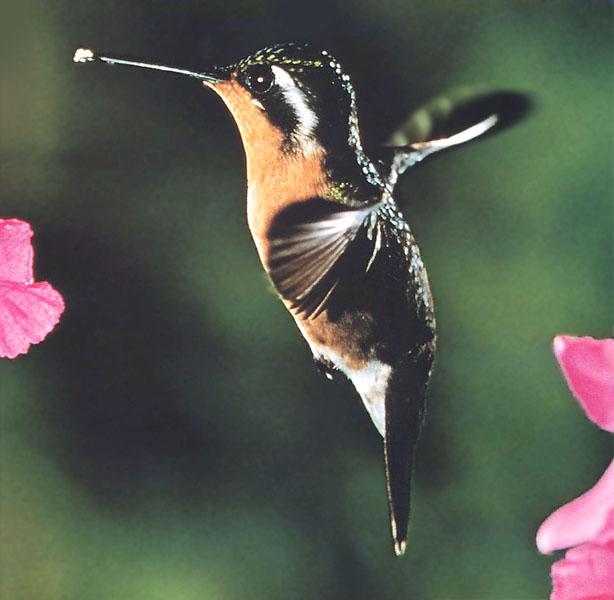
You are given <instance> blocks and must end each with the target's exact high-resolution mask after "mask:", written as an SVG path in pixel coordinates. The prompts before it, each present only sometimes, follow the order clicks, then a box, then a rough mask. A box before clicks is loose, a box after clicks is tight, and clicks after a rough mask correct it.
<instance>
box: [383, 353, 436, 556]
mask: <svg viewBox="0 0 614 600" xmlns="http://www.w3.org/2000/svg"><path fill="white" fill-rule="evenodd" d="M432 356H433V354H432V352H431V351H428V352H422V353H420V354H419V355H417V356H416V355H414V356H412V357H410V358H408V359H406V360H404V361H402V362H401V363H400V364H398V365H397V366H396V367H395V369H394V372H393V373H392V376H391V378H390V382H389V385H388V389H387V392H386V434H385V437H384V458H385V463H386V486H387V491H388V506H389V510H390V524H391V528H392V537H393V542H394V551H395V554H396V555H397V556H401V555H402V554H403V553H404V552H405V547H406V543H407V529H408V525H409V512H410V500H411V476H412V466H413V460H414V453H415V450H416V445H417V443H418V438H419V436H420V430H421V429H422V422H423V416H424V402H425V396H426V387H427V383H428V379H429V375H430V371H431V365H432Z"/></svg>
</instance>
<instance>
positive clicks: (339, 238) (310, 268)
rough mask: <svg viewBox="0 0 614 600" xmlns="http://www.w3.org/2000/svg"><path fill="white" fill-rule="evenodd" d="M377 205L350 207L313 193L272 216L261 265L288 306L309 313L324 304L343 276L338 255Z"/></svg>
mask: <svg viewBox="0 0 614 600" xmlns="http://www.w3.org/2000/svg"><path fill="white" fill-rule="evenodd" d="M377 206H378V205H377V204H374V205H369V206H366V207H365V206H361V207H356V208H354V207H348V206H346V205H343V204H338V203H334V202H329V201H325V200H322V199H319V198H313V199H310V200H308V201H306V202H304V203H300V205H293V206H292V207H290V208H289V209H286V210H285V211H284V212H282V213H281V214H280V215H279V216H278V217H277V218H276V219H275V222H274V223H273V225H272V227H271V228H270V230H269V234H268V237H269V241H270V246H269V252H268V257H267V260H266V267H267V270H268V273H269V275H270V277H271V280H272V281H273V284H274V285H275V288H276V289H277V291H278V292H279V294H280V295H281V296H282V297H283V298H284V299H285V300H287V301H289V302H290V303H291V307H292V308H293V309H295V310H296V311H298V312H299V313H301V314H303V315H304V316H306V317H308V318H313V317H315V316H316V315H317V314H319V313H320V312H322V310H324V309H325V308H326V305H327V303H328V301H329V299H330V297H331V295H332V293H333V291H334V290H335V288H336V287H337V285H338V283H339V281H340V280H341V279H342V278H343V276H344V268H343V263H345V262H346V261H344V260H343V258H344V256H346V255H347V253H348V251H349V249H350V247H351V245H352V242H353V241H354V240H355V238H356V236H357V234H358V232H359V231H360V230H361V228H363V227H366V226H367V224H368V222H369V220H370V216H371V214H372V213H373V211H374V210H377Z"/></svg>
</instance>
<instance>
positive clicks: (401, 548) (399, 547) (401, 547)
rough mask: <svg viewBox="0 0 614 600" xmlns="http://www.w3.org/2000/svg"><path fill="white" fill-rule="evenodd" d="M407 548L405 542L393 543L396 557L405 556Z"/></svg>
mask: <svg viewBox="0 0 614 600" xmlns="http://www.w3.org/2000/svg"><path fill="white" fill-rule="evenodd" d="M406 546H407V542H406V541H405V540H401V541H400V542H395V543H394V553H395V554H396V555H397V556H403V554H405V548H406Z"/></svg>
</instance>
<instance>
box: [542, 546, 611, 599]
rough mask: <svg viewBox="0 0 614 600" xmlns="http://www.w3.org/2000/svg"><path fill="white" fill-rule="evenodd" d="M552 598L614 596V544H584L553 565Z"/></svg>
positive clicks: (569, 551)
mask: <svg viewBox="0 0 614 600" xmlns="http://www.w3.org/2000/svg"><path fill="white" fill-rule="evenodd" d="M551 577H552V595H551V596H550V600H597V599H600V600H614V544H608V545H605V546H603V545H600V544H583V545H582V546H578V547H577V548H572V549H571V550H568V551H567V553H566V554H565V558H564V559H562V560H559V561H557V562H555V563H554V564H553V565H552V571H551Z"/></svg>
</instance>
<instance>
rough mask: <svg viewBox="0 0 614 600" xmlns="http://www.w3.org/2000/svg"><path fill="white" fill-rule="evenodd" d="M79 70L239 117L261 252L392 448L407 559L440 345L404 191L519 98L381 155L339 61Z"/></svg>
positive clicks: (398, 535)
mask: <svg viewBox="0 0 614 600" xmlns="http://www.w3.org/2000/svg"><path fill="white" fill-rule="evenodd" d="M74 61H75V62H92V61H99V62H104V63H108V64H111V65H124V66H129V67H138V68H146V69H155V70H158V71H167V72H171V73H175V74H179V75H183V76H188V77H191V78H193V79H195V80H197V81H198V82H199V83H201V84H202V85H204V86H205V87H206V88H209V89H212V90H213V91H214V92H216V93H217V94H218V95H219V96H220V98H221V99H222V101H223V102H224V103H225V105H226V106H227V107H228V109H229V111H230V113H231V114H232V116H233V117H234V120H235V122H236V125H237V127H238V130H239V133H240V136H241V139H242V141H243V146H244V150H245V155H246V166H247V221H248V225H249V229H250V232H251V234H252V237H253V240H254V243H255V246H256V250H257V252H258V255H259V257H260V260H261V262H262V265H263V267H264V269H265V271H266V272H267V274H268V276H269V278H270V281H271V282H272V285H273V287H274V288H275V290H276V291H277V293H278V295H279V297H280V299H281V301H282V302H283V303H284V305H285V306H286V308H287V309H288V311H289V312H290V314H291V315H292V317H293V318H294V320H295V322H296V325H297V327H298V329H299V331H300V332H301V334H302V335H303V337H304V338H305V340H306V341H307V344H308V345H309V348H310V349H311V353H312V354H313V358H314V360H315V363H316V365H317V367H318V368H319V370H320V371H322V372H323V373H324V374H325V375H326V376H327V377H328V378H330V379H332V378H333V377H334V376H335V375H337V374H343V375H344V376H345V377H347V378H348V379H349V380H350V381H351V382H352V383H353V384H354V387H355V388H356V391H357V392H358V394H359V395H360V397H361V399H362V402H363V404H364V407H365V408H366V410H367V412H368V414H369V416H370V417H371V419H372V421H373V423H374V425H375V427H376V428H377V431H378V432H379V433H380V434H381V436H382V438H383V448H384V466H385V479H386V489H387V496H388V506H389V516H390V523H391V531H392V541H393V548H394V552H395V554H396V555H402V554H403V553H404V552H405V549H406V543H407V531H408V523H409V513H410V487H411V478H412V470H413V463H414V454H415V451H416V445H417V442H418V438H419V435H420V431H421V428H422V425H423V422H424V415H425V400H426V394H427V386H428V383H429V379H430V376H431V372H432V369H433V361H434V358H435V349H436V337H437V336H436V322H435V312H434V305H433V297H432V294H431V288H430V285H429V280H428V276H427V272H426V268H425V266H424V262H423V260H422V256H421V253H420V249H419V247H418V244H417V242H416V239H415V237H414V235H413V233H412V230H411V229H410V227H409V225H408V223H407V221H406V220H405V219H404V217H403V214H402V213H401V210H400V209H399V207H398V205H397V203H396V202H395V199H394V189H395V185H396V183H397V180H398V178H399V176H400V175H401V174H403V173H404V172H405V171H406V170H407V169H408V168H410V167H412V166H413V165H416V164H417V163H419V162H420V161H422V160H423V159H425V158H426V157H427V156H429V155H431V154H434V153H437V152H440V151H443V150H446V149H448V148H451V147H453V146H457V145H459V144H463V143H465V142H469V141H470V140H473V139H475V138H477V137H479V136H482V135H483V134H485V133H487V132H489V131H490V130H492V129H493V128H494V127H495V126H496V125H498V124H501V123H500V122H501V121H502V117H504V116H505V115H503V111H499V110H498V107H499V106H500V105H503V104H504V102H501V100H502V99H505V98H507V99H508V100H509V99H511V100H514V98H512V95H511V93H510V95H506V93H501V94H499V95H497V94H490V95H485V96H479V97H477V98H469V99H468V100H466V99H465V100H463V101H459V102H452V103H451V102H450V101H449V99H448V98H443V99H440V100H436V101H434V102H432V103H430V104H429V105H426V106H425V107H424V108H422V109H420V110H419V111H417V112H416V113H415V114H414V116H413V117H412V118H410V119H409V120H408V121H407V122H406V123H405V124H404V125H402V126H401V127H400V128H399V130H398V131H396V132H395V133H394V134H393V135H392V137H391V138H390V140H389V144H388V145H387V146H386V147H382V148H373V149H371V150H368V149H366V148H365V146H364V145H363V141H362V138H361V133H360V128H359V121H358V111H357V99H356V93H355V90H354V87H353V85H352V82H351V79H350V76H349V75H348V74H347V73H346V72H345V70H344V69H343V67H342V66H341V64H340V63H339V61H338V60H337V59H336V58H335V57H334V56H333V55H332V54H331V53H330V52H329V51H328V50H326V49H322V48H318V47H315V46H312V45H309V44H293V43H286V44H278V45H274V46H270V47H267V48H263V49H261V50H259V51H257V52H255V53H254V54H251V55H249V56H247V57H245V58H243V59H242V60H240V61H238V62H237V63H234V64H232V65H230V66H223V67H219V66H215V67H211V68H209V69H206V70H204V71H200V70H198V71H192V70H187V69H182V68H176V67H172V66H166V65H162V64H153V63H149V62H145V61H142V60H131V59H128V58H122V57H118V56H114V55H109V54H96V53H94V52H93V51H92V50H88V49H84V48H81V49H79V50H77V51H76V53H75V55H74ZM508 120H510V119H508Z"/></svg>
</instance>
